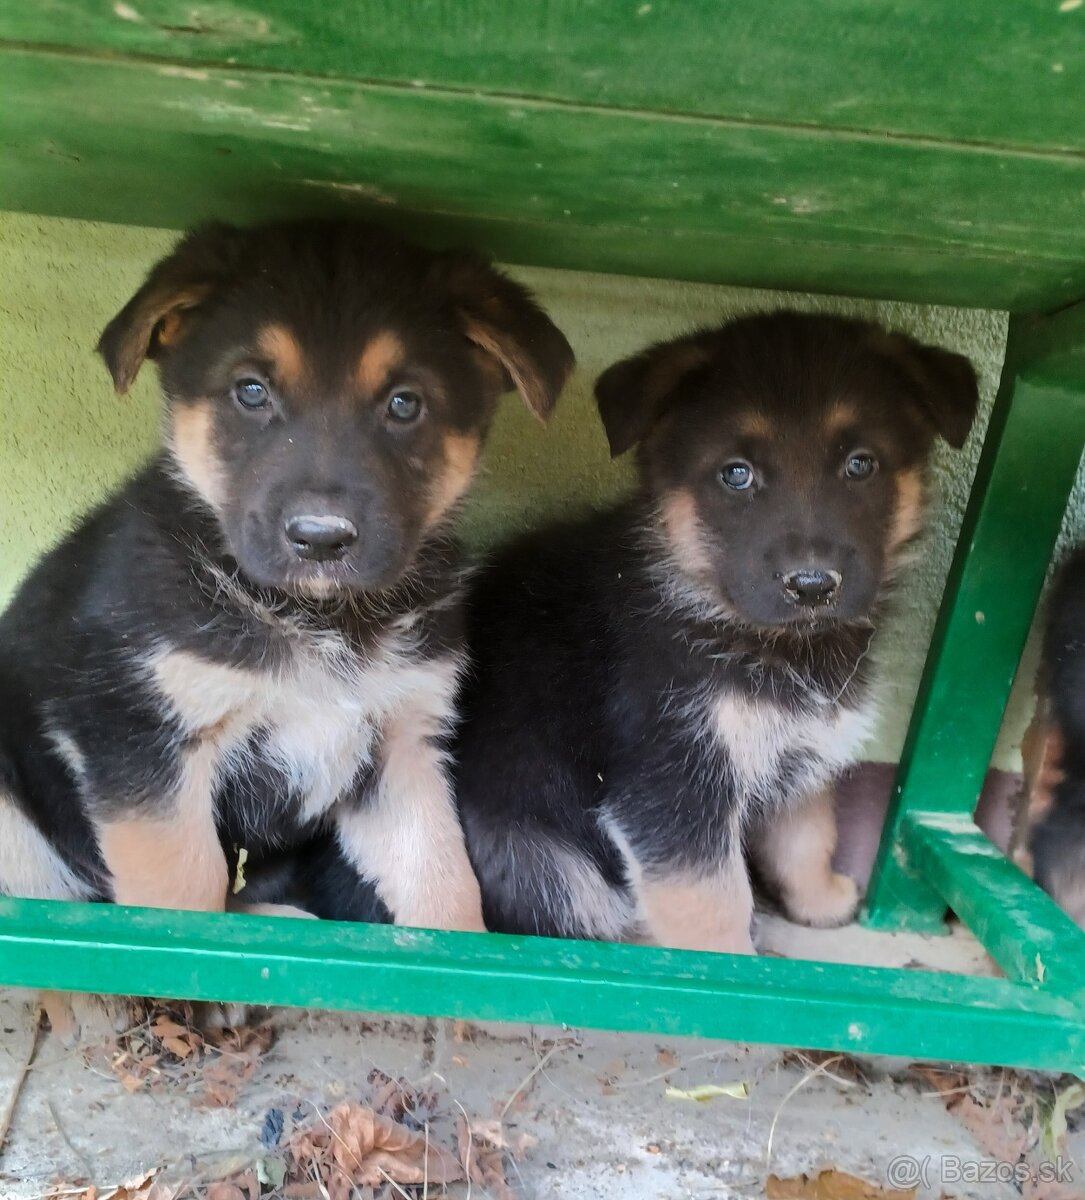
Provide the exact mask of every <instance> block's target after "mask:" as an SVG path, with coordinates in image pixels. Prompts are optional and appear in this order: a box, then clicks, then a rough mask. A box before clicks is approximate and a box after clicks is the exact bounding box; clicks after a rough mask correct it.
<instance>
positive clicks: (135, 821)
mask: <svg viewBox="0 0 1085 1200" xmlns="http://www.w3.org/2000/svg"><path fill="white" fill-rule="evenodd" d="M216 760H217V754H216V751H215V748H214V747H213V746H210V745H206V744H201V745H197V746H196V747H195V748H194V749H192V750H189V751H186V752H185V754H184V760H183V764H182V768H181V781H180V784H179V786H178V788H177V791H176V793H175V795H174V796H172V797H171V798H170V801H171V802H170V805H169V808H168V810H167V811H165V812H162V811H160V810H159V811H156V812H155V813H154V815H151V816H139V815H136V814H133V813H128V814H126V815H124V816H123V817H121V818H119V819H118V820H116V821H113V822H99V823H97V825H96V833H97V836H98V847H99V849H100V850H101V853H102V858H103V859H104V860H105V864H106V866H107V868H108V869H109V873H110V875H111V876H112V877H113V898H114V900H115V901H116V903H117V904H135V905H144V906H146V907H150V908H181V909H192V910H195V911H200V912H222V911H223V909H224V908H225V905H226V888H227V871H226V859H225V857H224V856H223V853H222V847H221V846H220V845H219V839H218V833H217V831H216V829H215V816H214V786H215V765H216Z"/></svg>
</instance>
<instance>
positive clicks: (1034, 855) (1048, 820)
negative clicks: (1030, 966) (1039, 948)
mask: <svg viewBox="0 0 1085 1200" xmlns="http://www.w3.org/2000/svg"><path fill="white" fill-rule="evenodd" d="M1040 674H1041V679H1040V697H1039V703H1038V705H1037V716H1036V720H1035V721H1034V723H1033V728H1032V730H1030V733H1031V738H1032V742H1033V746H1032V749H1034V750H1035V751H1036V752H1037V753H1035V754H1033V755H1030V754H1028V753H1027V751H1026V750H1025V747H1023V748H1022V750H1023V752H1025V757H1026V762H1028V760H1029V759H1038V760H1039V764H1040V767H1041V769H1040V770H1039V771H1038V772H1036V774H1037V776H1038V777H1037V778H1036V779H1035V781H1034V784H1033V787H1032V788H1031V793H1032V794H1031V797H1030V801H1031V802H1030V806H1029V808H1030V811H1029V814H1028V815H1029V822H1030V830H1029V838H1028V851H1029V852H1028V854H1027V855H1026V856H1025V858H1026V861H1025V862H1024V863H1023V864H1022V865H1024V866H1026V867H1028V866H1031V867H1032V870H1033V874H1034V877H1035V879H1036V882H1037V883H1038V884H1039V885H1040V886H1041V887H1042V888H1043V889H1044V890H1045V891H1046V892H1048V893H1049V894H1050V895H1051V897H1052V899H1054V900H1055V901H1056V903H1058V904H1059V905H1060V906H1061V907H1062V908H1063V909H1065V911H1066V912H1067V913H1068V914H1069V915H1070V916H1071V917H1073V919H1074V920H1075V921H1076V922H1077V923H1078V924H1079V925H1081V926H1082V927H1083V928H1085V547H1083V548H1079V549H1077V550H1076V551H1075V552H1074V553H1073V554H1072V555H1070V557H1069V558H1068V559H1067V560H1066V562H1065V563H1064V564H1063V565H1062V567H1061V568H1060V570H1059V574H1058V577H1057V578H1056V580H1055V584H1054V586H1053V587H1052V589H1051V596H1050V598H1049V600H1048V613H1047V628H1046V630H1045V635H1044V645H1043V660H1042V665H1041V672H1040Z"/></svg>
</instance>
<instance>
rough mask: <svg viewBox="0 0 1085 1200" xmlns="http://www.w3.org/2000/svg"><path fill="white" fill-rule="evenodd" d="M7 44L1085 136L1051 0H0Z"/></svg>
mask: <svg viewBox="0 0 1085 1200" xmlns="http://www.w3.org/2000/svg"><path fill="white" fill-rule="evenodd" d="M0 39H6V40H9V41H12V42H29V43H34V44H44V45H57V46H65V47H68V48H73V49H80V50H90V51H93V52H96V53H97V52H108V53H110V54H126V55H134V54H140V55H154V56H158V57H162V58H166V59H175V60H177V61H179V62H191V63H197V64H200V63H219V64H225V63H231V64H236V65H239V66H244V67H260V68H265V69H274V70H279V71H289V72H294V73H298V74H308V75H325V76H327V75H333V76H340V77H344V78H353V79H371V80H383V81H387V82H398V83H406V84H414V85H425V86H431V87H432V86H436V87H444V88H459V89H464V90H469V91H482V92H503V93H506V94H515V95H522V96H537V97H548V98H550V99H556V100H562V101H569V102H573V103H579V104H591V105H606V106H615V107H622V108H642V109H648V110H653V111H659V112H671V113H676V112H684V113H700V114H703V115H712V116H727V117H732V118H735V119H739V120H745V121H755V122H772V123H787V124H798V125H811V126H822V127H827V128H835V129H853V130H854V129H859V130H868V131H873V132H886V133H895V134H913V135H922V136H925V137H930V138H943V139H956V140H964V141H982V142H990V143H992V144H997V145H1020V146H1033V147H1046V148H1062V149H1066V150H1070V151H1074V152H1080V151H1081V149H1082V136H1081V134H1082V113H1081V110H1082V108H1083V107H1085V105H1083V103H1082V100H1083V97H1085V8H1076V9H1075V8H1073V7H1072V6H1070V5H1060V3H1059V0H1014V2H1013V3H1007V2H1006V0H969V2H968V3H957V4H931V3H930V2H929V0H894V3H892V4H886V3H884V2H881V0H819V3H816V4H812V3H810V2H809V0H774V2H773V3H772V4H766V3H765V0H726V2H721V0H516V2H515V3H510V2H509V0H395V3H388V2H387V0H351V2H350V3H345V4H314V3H312V0H259V2H257V0H249V2H248V3H238V2H236V0H209V2H206V3H194V2H192V0H128V2H126V3H120V2H118V3H114V2H112V0H35V2H34V3H26V2H25V0H3V3H0Z"/></svg>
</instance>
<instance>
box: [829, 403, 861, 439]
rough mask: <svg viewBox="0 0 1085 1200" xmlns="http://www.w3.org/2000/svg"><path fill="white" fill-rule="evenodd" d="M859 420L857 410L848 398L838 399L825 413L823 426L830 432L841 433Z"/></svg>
mask: <svg viewBox="0 0 1085 1200" xmlns="http://www.w3.org/2000/svg"><path fill="white" fill-rule="evenodd" d="M858 420H859V410H858V409H857V408H856V407H855V405H854V404H852V403H851V401H850V400H838V401H837V402H836V403H835V404H834V405H833V406H832V407H831V408H830V409H829V411H828V412H827V413H826V414H825V428H826V429H827V430H828V431H829V432H830V433H838V432H840V433H842V432H843V431H844V430H845V429H847V428H849V426H852V425H854V424H855V423H856V422H857V421H858Z"/></svg>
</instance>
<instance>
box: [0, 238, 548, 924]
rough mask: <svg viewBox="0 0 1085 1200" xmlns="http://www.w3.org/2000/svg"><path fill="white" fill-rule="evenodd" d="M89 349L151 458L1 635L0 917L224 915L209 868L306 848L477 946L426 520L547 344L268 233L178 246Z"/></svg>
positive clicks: (514, 317)
mask: <svg viewBox="0 0 1085 1200" xmlns="http://www.w3.org/2000/svg"><path fill="white" fill-rule="evenodd" d="M99 349H100V351H101V354H102V356H103V358H104V359H105V363H106V366H107V367H108V368H109V370H110V372H111V374H112V376H113V380H114V382H115V384H116V388H117V390H118V391H119V392H124V391H125V390H126V389H127V388H128V386H129V385H130V384H131V382H132V381H133V379H134V378H135V376H136V373H137V372H138V371H139V369H140V367H141V365H142V363H143V362H144V360H145V359H147V358H152V359H154V360H155V361H156V363H157V365H158V368H159V373H160V377H161V382H162V387H163V392H164V394H165V400H166V409H165V422H164V423H165V444H164V447H163V449H162V451H161V453H160V454H158V455H157V456H156V457H155V458H154V459H153V460H152V461H151V462H150V463H148V464H147V466H146V467H145V468H144V469H143V470H142V471H141V472H139V473H138V474H137V475H136V476H135V477H134V478H133V479H132V480H131V481H130V482H129V483H128V484H127V485H126V486H125V487H123V488H122V489H121V490H120V491H119V492H118V493H117V494H116V495H115V496H114V497H113V498H112V499H110V500H108V501H107V502H106V503H105V504H104V505H103V506H102V507H101V508H99V509H98V511H97V512H95V513H93V514H92V515H91V516H89V517H88V518H87V519H86V520H84V521H83V522H82V523H81V524H80V525H79V526H78V527H77V528H76V530H75V531H74V532H73V533H71V534H70V535H69V536H68V537H67V538H66V539H64V540H63V541H62V542H61V543H60V544H59V545H58V546H56V547H55V548H54V549H52V550H51V551H50V552H49V553H48V554H47V555H46V556H45V557H44V559H43V560H42V561H41V563H40V564H39V565H38V566H37V568H36V569H35V570H34V572H33V573H32V574H31V575H30V576H29V578H28V579H27V580H26V581H25V583H24V584H23V585H22V588H21V589H20V591H19V592H18V593H17V595H16V597H15V599H14V600H13V602H12V604H11V606H10V608H9V609H8V611H7V612H6V613H5V614H4V616H3V619H2V620H0V895H15V896H26V897H34V898H41V899H83V900H107V901H116V902H117V903H121V904H134V905H150V906H154V907H172V908H184V909H207V910H222V909H223V907H224V906H225V904H226V901H227V893H228V885H229V880H230V875H231V872H230V869H229V858H230V856H231V854H232V852H233V851H234V850H235V849H237V850H238V851H240V850H241V849H244V850H246V851H248V852H249V854H250V855H252V857H253V859H254V860H256V859H259V858H260V857H261V856H262V855H264V854H266V853H269V852H273V851H275V850H277V849H280V848H282V847H288V846H291V845H294V844H296V843H297V842H299V841H300V840H301V839H302V837H303V836H305V835H306V834H307V833H309V832H311V831H312V830H313V829H315V828H318V827H326V828H329V829H332V830H334V835H335V837H336V840H337V844H338V845H339V847H340V848H341V850H342V852H343V854H344V855H345V858H346V861H347V862H349V864H350V868H351V870H352V871H354V872H356V873H357V874H358V875H359V876H360V877H364V878H365V879H366V880H367V881H369V884H370V885H371V886H372V887H373V888H374V889H375V892H376V894H377V895H378V896H379V897H380V899H381V901H382V903H383V904H384V905H385V906H386V908H387V909H388V911H389V912H390V914H391V916H392V917H394V919H396V920H397V921H401V922H404V923H408V924H414V925H427V926H438V927H451V928H466V929H479V928H481V927H482V913H481V908H480V901H479V892H478V885H477V883H476V881H475V878H474V875H473V874H472V871H471V866H470V863H469V861H468V858H467V854H466V852H465V850H464V845H463V839H462V834H461V830H460V826H459V824H458V822H457V820H456V814H455V809H454V805H453V801H452V793H451V786H450V783H449V780H448V776H447V771H446V765H445V760H444V750H443V747H442V744H441V739H442V737H443V736H444V735H445V734H446V732H447V730H448V727H449V725H450V723H451V720H452V716H453V711H454V701H455V693H456V688H457V680H458V676H459V673H460V670H461V667H462V661H463V647H462V640H463V638H462V634H463V628H462V627H463V617H462V608H461V591H462V586H461V585H462V564H461V562H460V559H459V555H458V553H457V548H456V543H455V541H454V538H453V537H452V535H451V532H450V522H451V520H452V518H453V516H454V514H455V512H456V509H457V505H458V502H459V500H460V498H461V496H462V495H463V494H464V491H465V489H466V488H467V486H468V484H469V483H470V480H471V477H472V474H473V472H474V468H475V464H476V459H477V457H478V453H479V449H480V447H481V444H482V442H483V440H484V438H485V436H486V432H487V430H488V427H489V425H490V422H491V420H492V418H493V415H494V412H495V408H496V404H497V400H498V397H499V396H500V394H501V393H502V392H503V391H505V390H507V389H511V388H513V387H515V388H516V390H518V391H519V392H520V394H521V396H522V397H523V399H524V401H525V402H526V403H527V404H528V405H529V406H530V407H531V408H532V409H533V410H534V412H535V413H536V414H537V415H538V416H539V417H540V418H545V417H546V416H547V415H548V413H549V411H550V408H551V406H552V404H553V402H554V400H555V399H556V397H557V394H558V392H559V391H560V388H561V385H562V383H563V382H564V379H565V376H566V374H567V373H568V371H569V369H570V367H571V363H572V356H571V353H570V350H569V347H568V344H567V343H566V341H565V339H564V337H563V336H562V335H561V334H560V332H559V331H558V330H557V329H556V328H555V327H554V325H553V324H552V323H551V321H550V320H549V319H548V318H547V317H546V315H545V314H544V313H543V312H542V311H541V309H539V308H538V306H537V305H536V304H535V303H534V302H533V301H532V300H531V298H530V297H529V295H528V294H527V292H526V291H525V290H524V289H523V288H521V287H520V286H519V285H517V284H515V283H513V282H512V281H511V280H509V279H507V278H505V277H504V276H502V275H501V274H500V273H498V272H497V271H495V270H493V269H492V268H491V267H490V266H489V265H488V264H486V263H485V262H484V261H482V260H481V259H479V258H477V257H476V256H474V255H471V254H455V253H449V254H434V253H430V252H429V251H425V250H422V249H420V248H418V247H415V246H412V245H410V244H409V243H407V242H404V241H402V240H401V239H399V238H397V237H395V236H393V235H392V234H390V233H388V232H387V231H385V230H381V229H376V228H373V227H370V226H367V225H364V224H360V223H357V222H351V221H343V222H335V223H319V222H315V223H314V222H293V223H283V224H272V225H266V226H258V227H256V228H253V229H236V228H232V227H228V226H222V225H214V226H209V227H206V228H204V229H201V230H198V231H196V232H194V233H192V234H190V235H189V236H188V237H186V238H185V239H184V240H182V241H181V242H180V243H179V245H178V246H177V247H176V249H175V250H174V251H173V253H172V254H170V255H169V256H168V257H167V258H166V259H164V260H163V261H162V262H161V263H159V264H158V265H157V266H156V267H155V268H154V270H153V271H152V272H151V274H150V275H149V277H148V279H147V280H146V282H145V283H144V285H143V286H142V287H141V288H140V289H139V291H138V292H137V293H136V294H135V296H134V297H133V298H132V300H131V301H130V302H129V303H128V304H127V305H126V306H125V307H124V308H123V310H122V311H121V312H120V313H119V314H118V315H117V316H116V317H115V318H114V320H113V321H111V322H110V324H109V326H108V327H107V329H106V330H105V332H104V333H103V335H102V338H101V342H100V345H99Z"/></svg>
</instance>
